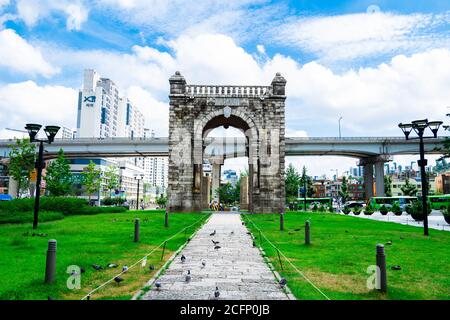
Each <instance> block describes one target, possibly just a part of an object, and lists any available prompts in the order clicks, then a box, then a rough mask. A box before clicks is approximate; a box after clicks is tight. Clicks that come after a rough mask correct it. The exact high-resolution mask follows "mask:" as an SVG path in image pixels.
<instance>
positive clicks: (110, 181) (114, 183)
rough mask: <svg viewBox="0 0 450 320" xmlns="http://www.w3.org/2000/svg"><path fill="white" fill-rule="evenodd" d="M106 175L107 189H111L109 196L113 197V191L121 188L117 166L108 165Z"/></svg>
mask: <svg viewBox="0 0 450 320" xmlns="http://www.w3.org/2000/svg"><path fill="white" fill-rule="evenodd" d="M104 177H105V179H106V185H105V189H106V190H109V197H110V198H112V191H113V190H115V189H117V188H119V173H118V172H117V167H115V166H113V165H110V166H108V168H107V169H106V171H105V175H104ZM144 187H145V185H144Z"/></svg>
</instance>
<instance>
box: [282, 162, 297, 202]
mask: <svg viewBox="0 0 450 320" xmlns="http://www.w3.org/2000/svg"><path fill="white" fill-rule="evenodd" d="M300 182H301V181H300V175H299V174H298V172H297V170H296V169H295V167H294V166H293V165H292V163H290V164H289V166H288V167H287V169H286V175H285V189H286V199H287V200H288V201H290V200H292V199H297V197H298V187H299V186H300Z"/></svg>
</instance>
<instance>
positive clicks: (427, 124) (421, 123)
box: [398, 119, 442, 236]
mask: <svg viewBox="0 0 450 320" xmlns="http://www.w3.org/2000/svg"><path fill="white" fill-rule="evenodd" d="M441 125H442V121H428V119H424V120H415V121H412V122H411V123H400V124H399V125H398V126H399V128H400V129H402V131H403V133H404V134H405V138H406V140H414V139H419V141H420V160H418V161H417V164H418V165H419V167H420V178H421V184H422V214H423V217H424V218H423V234H424V235H426V236H428V210H427V205H428V203H427V196H428V181H427V180H428V179H427V176H426V172H425V167H426V166H427V159H425V148H424V145H423V139H431V138H437V133H438V131H439V127H440V126H441ZM426 128H430V130H431V132H432V133H433V136H432V137H424V133H425V129H426ZM412 130H414V132H416V134H417V135H418V138H410V137H409V135H410V133H411V131H412Z"/></svg>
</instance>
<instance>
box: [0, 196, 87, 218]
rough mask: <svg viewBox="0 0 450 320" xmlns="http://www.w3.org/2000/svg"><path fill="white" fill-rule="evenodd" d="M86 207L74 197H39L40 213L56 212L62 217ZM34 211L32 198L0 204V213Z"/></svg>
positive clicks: (82, 201)
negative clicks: (61, 214)
mask: <svg viewBox="0 0 450 320" xmlns="http://www.w3.org/2000/svg"><path fill="white" fill-rule="evenodd" d="M86 207H88V203H87V201H86V200H85V199H80V198H74V197H41V199H40V202H39V208H40V210H42V211H56V212H61V213H63V214H64V215H72V214H78V212H79V211H80V210H83V209H84V208H86ZM33 209H34V198H24V199H14V200H11V201H2V202H0V212H29V211H33Z"/></svg>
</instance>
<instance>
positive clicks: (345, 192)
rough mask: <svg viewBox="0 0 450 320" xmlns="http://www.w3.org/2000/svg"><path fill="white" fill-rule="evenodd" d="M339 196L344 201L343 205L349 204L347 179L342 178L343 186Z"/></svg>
mask: <svg viewBox="0 0 450 320" xmlns="http://www.w3.org/2000/svg"><path fill="white" fill-rule="evenodd" d="M339 196H340V197H341V199H342V203H345V202H347V200H348V197H349V195H348V183H347V178H346V177H342V184H341V190H339Z"/></svg>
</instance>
